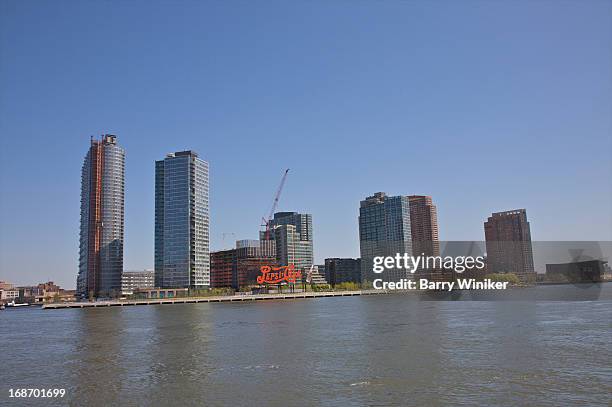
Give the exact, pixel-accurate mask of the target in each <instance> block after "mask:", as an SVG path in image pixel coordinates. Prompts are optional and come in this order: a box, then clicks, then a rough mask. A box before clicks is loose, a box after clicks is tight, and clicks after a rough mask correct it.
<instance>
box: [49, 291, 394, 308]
mask: <svg viewBox="0 0 612 407" xmlns="http://www.w3.org/2000/svg"><path fill="white" fill-rule="evenodd" d="M373 294H382V292H377V291H373V290H368V291H324V292H309V293H287V294H251V295H248V294H247V295H225V296H216V297H177V298H150V299H141V300H113V301H97V302H67V303H57V304H44V305H43V307H42V308H43V309H64V308H102V307H127V306H133V305H161V304H197V303H202V302H237V301H265V300H293V299H300V298H320V297H352V296H355V295H373Z"/></svg>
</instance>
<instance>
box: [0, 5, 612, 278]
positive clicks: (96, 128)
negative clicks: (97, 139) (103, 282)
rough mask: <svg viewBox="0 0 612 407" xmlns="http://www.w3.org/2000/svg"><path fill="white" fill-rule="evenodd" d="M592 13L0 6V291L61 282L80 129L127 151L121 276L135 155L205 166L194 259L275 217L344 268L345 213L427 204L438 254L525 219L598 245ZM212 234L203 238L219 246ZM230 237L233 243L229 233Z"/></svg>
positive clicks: (135, 240) (604, 204)
mask: <svg viewBox="0 0 612 407" xmlns="http://www.w3.org/2000/svg"><path fill="white" fill-rule="evenodd" d="M611 15H612V3H611V2H606V1H537V2H535V1H511V2H498V1H496V2H492V1H462V2H455V1H428V2H425V1H422V2H418V1H402V2H399V1H383V2H381V1H355V2H349V1H292V2H287V1H278V2H277V1H256V2H247V1H223V2H221V1H214V2H213V1H211V2H191V1H189V2H188V1H185V2H159V1H157V2H148V1H147V2H145V1H130V2H120V1H105V2H89V1H62V2H50V1H25V2H24V1H16V0H4V1H2V2H0V134H1V137H2V147H1V149H0V154H1V155H0V183H1V191H2V192H1V195H0V197H1V199H0V280H9V281H11V282H14V283H17V284H30V283H36V282H39V281H42V280H47V279H52V280H54V281H56V282H59V283H60V284H61V285H63V286H66V287H67V288H70V287H74V284H75V278H76V273H77V253H78V225H79V192H80V191H79V188H80V185H79V183H80V169H81V165H82V160H83V156H84V154H85V152H86V150H87V148H88V145H89V137H90V136H91V135H99V134H102V133H113V134H117V135H118V137H119V142H120V144H122V145H123V146H124V147H125V149H126V150H127V163H126V213H125V216H126V230H125V231H126V236H125V268H126V269H142V268H150V267H152V264H153V206H154V193H153V189H154V160H156V159H160V158H163V157H164V155H165V154H166V153H167V152H171V151H178V150H184V149H193V150H196V151H197V152H199V154H200V156H201V157H203V158H204V159H206V160H208V161H209V162H210V168H211V179H210V182H211V193H210V196H211V217H212V220H211V236H212V243H211V249H213V250H215V249H219V248H222V247H229V246H230V245H231V243H232V240H233V239H234V236H235V237H236V238H255V237H256V236H257V231H258V229H259V224H260V219H261V217H262V216H263V215H264V214H266V213H267V212H268V210H269V207H270V205H271V201H272V197H273V195H274V192H275V190H276V187H277V184H278V182H279V181H280V177H281V174H282V170H283V168H287V167H289V168H291V171H290V174H289V177H288V180H287V184H286V187H285V190H284V192H283V196H282V197H281V203H280V206H279V209H281V210H295V211H302V212H309V213H312V214H313V220H314V228H315V231H314V232H315V234H314V237H315V257H316V259H317V260H318V261H321V260H322V259H324V258H325V257H331V256H340V257H349V256H351V257H357V256H358V255H359V244H358V235H357V230H358V228H357V215H358V207H359V201H360V200H361V199H363V198H364V197H365V196H367V195H370V194H372V193H373V192H376V191H386V192H387V193H389V194H392V195H398V194H405V195H409V194H428V195H432V196H433V198H434V201H435V203H436V204H437V206H438V213H439V224H440V235H441V238H442V239H444V240H482V239H483V238H484V236H483V235H484V233H483V225H482V224H483V221H484V220H485V219H486V217H487V216H488V215H489V214H490V213H491V212H492V211H500V210H508V209H514V208H526V209H527V214H528V216H529V219H530V221H531V228H532V236H533V239H534V240H612V209H611V208H612V158H611V155H612V140H611V139H612V114H611V112H612V23H611V21H612V20H611V19H610V16H611ZM224 233H225V234H226V235H225V239H223V234H224ZM231 233H233V234H234V235H232V234H231Z"/></svg>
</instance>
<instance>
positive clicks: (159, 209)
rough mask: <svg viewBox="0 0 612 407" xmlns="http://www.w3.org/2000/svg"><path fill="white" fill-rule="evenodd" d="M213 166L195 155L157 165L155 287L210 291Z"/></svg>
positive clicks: (181, 155) (186, 153)
mask: <svg viewBox="0 0 612 407" xmlns="http://www.w3.org/2000/svg"><path fill="white" fill-rule="evenodd" d="M209 222H210V220H209V207H208V163H207V162H206V161H204V160H202V159H200V158H199V157H198V154H197V153H195V152H194V151H180V152H176V153H171V154H168V155H167V156H166V158H165V159H163V160H159V161H156V162H155V286H156V287H160V288H191V289H202V288H208V287H210V252H209V239H210V237H209Z"/></svg>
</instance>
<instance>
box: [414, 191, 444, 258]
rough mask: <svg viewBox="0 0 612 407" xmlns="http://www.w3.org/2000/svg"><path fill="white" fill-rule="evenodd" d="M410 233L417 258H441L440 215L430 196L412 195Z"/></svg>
mask: <svg viewBox="0 0 612 407" xmlns="http://www.w3.org/2000/svg"><path fill="white" fill-rule="evenodd" d="M408 202H409V204H410V232H411V235H412V252H413V253H414V254H415V256H418V255H425V256H439V255H440V238H439V235H438V213H437V211H436V206H435V205H434V204H433V201H432V200H431V197H430V196H425V195H410V196H409V197H408Z"/></svg>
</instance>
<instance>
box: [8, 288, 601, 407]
mask: <svg viewBox="0 0 612 407" xmlns="http://www.w3.org/2000/svg"><path fill="white" fill-rule="evenodd" d="M596 288H597V290H598V291H597V295H598V298H599V299H598V300H595V301H528V300H527V301H525V300H521V301H421V299H424V298H429V297H426V296H420V295H402V294H397V295H375V296H355V297H343V298H319V299H316V300H295V301H262V302H259V301H258V302H247V303H242V302H240V303H236V302H233V303H205V304H180V305H179V304H176V305H174V306H165V305H160V306H149V307H110V308H103V309H66V310H58V311H54V312H49V311H43V310H41V309H15V310H10V311H2V312H1V313H0V326H1V328H2V332H3V344H4V346H3V351H4V352H3V358H2V359H3V380H2V386H1V387H2V388H1V391H2V393H1V398H0V400H2V403H3V404H6V402H8V404H9V405H24V399H12V400H10V399H8V390H9V389H10V388H32V387H37V388H65V389H66V397H65V398H64V399H44V400H28V403H30V404H32V405H79V406H80V405H94V406H98V405H99V406H102V405H117V404H121V405H126V406H141V405H153V404H156V405H207V406H211V405H212V406H215V405H273V406H284V405H313V406H314V405H327V406H344V405H373V404H375V405H434V406H437V405H470V406H471V405H539V406H541V405H551V406H552V405H555V406H558V405H569V404H581V403H582V404H588V405H602V406H603V405H606V406H607V405H609V404H610V402H611V401H612V399H611V397H610V394H611V393H612V368H611V366H610V360H612V352H611V351H610V346H611V345H612V335H611V333H612V326H611V322H610V321H612V308H611V307H612V284H609V283H608V284H602V285H600V286H598V287H596ZM535 289H536V290H538V291H540V292H543V293H546V292H549V293H552V292H558V290H565V291H564V293H568V292H570V291H575V292H576V293H584V292H585V290H587V291H588V290H593V289H594V287H581V286H546V287H537V288H535ZM516 292H517V293H519V292H520V293H525V292H526V291H520V290H519V291H516ZM564 295H565V294H564ZM568 298H569V297H568ZM11 403H12V404H11Z"/></svg>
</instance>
